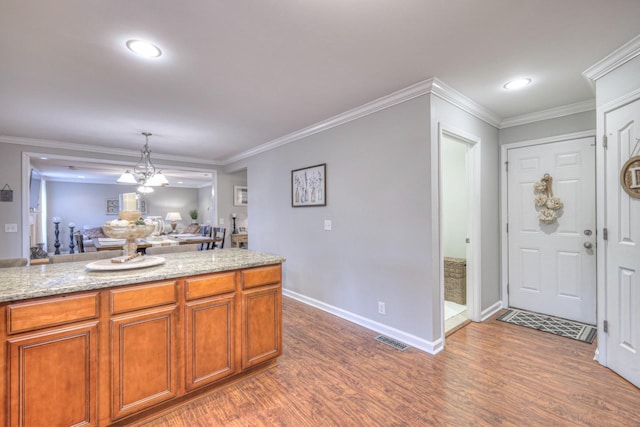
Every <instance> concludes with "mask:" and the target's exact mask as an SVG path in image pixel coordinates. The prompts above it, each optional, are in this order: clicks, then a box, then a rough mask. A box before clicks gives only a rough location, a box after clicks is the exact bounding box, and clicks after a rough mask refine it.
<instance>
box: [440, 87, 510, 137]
mask: <svg viewBox="0 0 640 427" xmlns="http://www.w3.org/2000/svg"><path fill="white" fill-rule="evenodd" d="M432 80H433V85H432V90H431V93H432V94H433V95H435V96H437V97H438V98H441V99H443V100H445V101H447V102H449V103H450V104H453V105H454V106H456V107H458V108H460V109H461V110H463V111H466V112H467V113H469V114H471V115H472V116H474V117H476V118H478V119H480V120H482V121H483V122H486V123H487V124H490V125H491V126H493V127H496V128H499V127H500V123H501V121H502V118H501V117H500V116H498V115H497V114H495V113H494V112H492V111H490V110H488V109H486V108H484V107H483V106H482V105H480V104H478V103H477V102H475V101H473V100H472V99H471V98H468V97H466V96H465V95H463V94H462V93H460V92H458V91H457V90H455V89H453V88H452V87H451V86H448V85H446V84H445V83H443V82H442V81H440V80H438V79H436V78H434V79H432Z"/></svg>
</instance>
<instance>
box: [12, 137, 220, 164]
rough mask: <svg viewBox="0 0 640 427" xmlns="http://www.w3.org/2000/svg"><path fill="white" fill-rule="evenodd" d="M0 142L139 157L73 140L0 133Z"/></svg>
mask: <svg viewBox="0 0 640 427" xmlns="http://www.w3.org/2000/svg"><path fill="white" fill-rule="evenodd" d="M0 142H2V143H5V144H15V145H30V146H34V147H47V148H54V149H60V150H74V151H86V152H89V153H101V154H110V155H114V156H131V157H139V156H140V151H139V150H138V151H131V150H121V149H116V148H109V147H102V146H96V145H86V144H76V143H73V142H62V141H55V140H48V139H35V138H22V137H14V136H7V135H0ZM153 157H154V159H161V160H172V161H179V162H187V163H199V164H205V165H214V166H219V165H221V163H219V162H216V161H212V160H206V159H202V158H198V157H182V156H173V155H166V154H158V153H155V152H154V153H153Z"/></svg>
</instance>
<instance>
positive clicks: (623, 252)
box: [604, 101, 640, 387]
mask: <svg viewBox="0 0 640 427" xmlns="http://www.w3.org/2000/svg"><path fill="white" fill-rule="evenodd" d="M605 135H606V136H607V139H608V149H607V150H605V170H606V172H605V175H606V176H605V224H606V227H607V230H608V233H607V234H608V239H607V241H606V244H605V254H606V255H605V259H606V266H605V299H606V305H605V307H606V312H605V313H604V320H606V321H607V323H608V336H607V337H606V342H607V345H606V349H607V363H606V364H607V366H609V367H610V368H611V369H613V370H614V371H616V372H617V373H619V374H620V375H621V376H622V377H624V378H626V379H627V380H629V381H630V382H632V383H633V384H635V385H636V386H638V387H640V277H639V276H640V199H636V198H632V197H630V196H629V195H628V194H627V193H626V192H625V191H624V190H623V189H622V186H621V185H620V170H621V169H622V167H623V165H624V164H625V162H626V161H627V160H628V159H629V157H630V156H631V153H632V151H633V149H634V147H635V145H636V144H637V142H638V138H640V101H635V102H633V103H631V104H628V105H626V106H624V107H621V108H618V109H616V110H614V111H612V112H610V113H607V114H606V115H605Z"/></svg>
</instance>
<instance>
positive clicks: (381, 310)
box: [378, 301, 387, 314]
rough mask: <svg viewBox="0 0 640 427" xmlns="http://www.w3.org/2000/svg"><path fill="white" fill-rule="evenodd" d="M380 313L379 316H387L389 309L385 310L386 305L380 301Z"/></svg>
mask: <svg viewBox="0 0 640 427" xmlns="http://www.w3.org/2000/svg"><path fill="white" fill-rule="evenodd" d="M378 313H379V314H387V309H386V308H385V305H384V303H383V302H381V301H378Z"/></svg>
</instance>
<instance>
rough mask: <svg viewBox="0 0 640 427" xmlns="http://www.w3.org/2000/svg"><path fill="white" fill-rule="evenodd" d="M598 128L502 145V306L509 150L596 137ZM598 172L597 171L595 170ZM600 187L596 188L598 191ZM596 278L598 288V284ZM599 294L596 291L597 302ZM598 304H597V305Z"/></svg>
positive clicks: (506, 263) (506, 268) (506, 277)
mask: <svg viewBox="0 0 640 427" xmlns="http://www.w3.org/2000/svg"><path fill="white" fill-rule="evenodd" d="M595 136H596V130H595V129H592V130H587V131H582V132H574V133H569V134H564V135H557V136H551V137H547V138H540V139H532V140H525V141H519V142H510V143H508V144H503V145H501V146H500V165H501V166H500V265H501V268H500V288H501V299H502V301H501V303H502V308H508V307H509V291H508V284H509V283H508V282H509V234H508V232H507V222H508V220H509V216H508V214H509V211H508V206H509V205H508V197H507V183H508V181H507V179H508V177H507V159H508V157H507V156H508V151H509V150H512V149H514V148H522V147H532V146H536V145H544V144H551V143H554V142H562V141H569V140H572V139H580V138H590V137H591V138H595ZM597 157H598V156H597V155H596V170H597V163H598V160H597ZM594 172H596V171H594ZM597 191H598V188H596V193H597ZM597 204H598V199H597V194H596V221H597V218H598V216H599V215H598V207H597ZM599 259H600V256H599V254H598V253H597V252H596V268H598V267H599V264H598V260H599ZM597 283H598V282H597V278H596V288H597V286H598V284H597ZM598 296H599V295H597V292H596V304H597V300H598V299H599V298H598ZM596 306H597V305H596Z"/></svg>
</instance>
